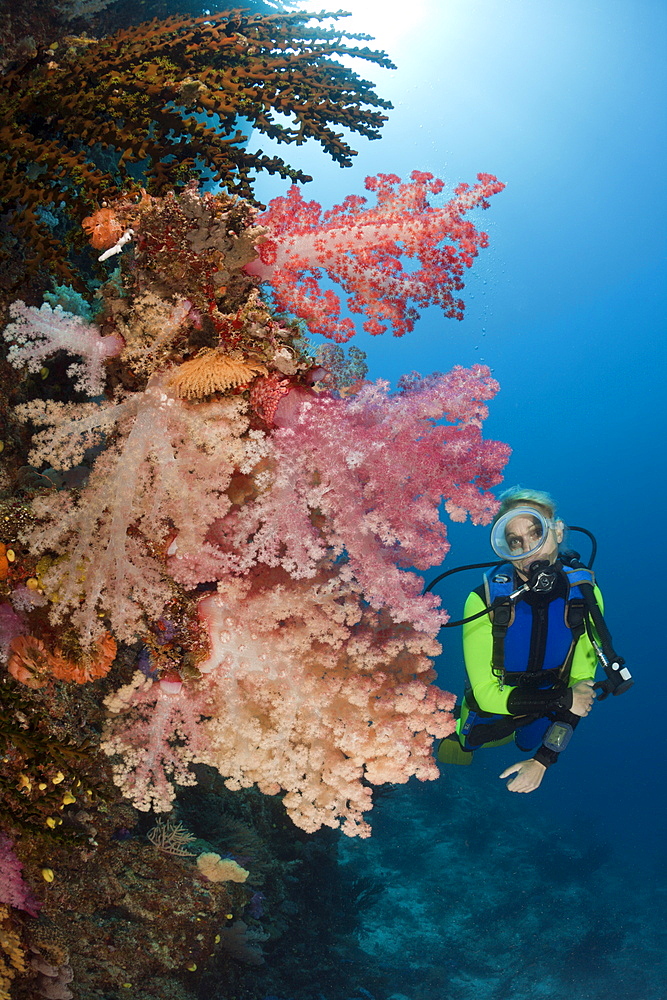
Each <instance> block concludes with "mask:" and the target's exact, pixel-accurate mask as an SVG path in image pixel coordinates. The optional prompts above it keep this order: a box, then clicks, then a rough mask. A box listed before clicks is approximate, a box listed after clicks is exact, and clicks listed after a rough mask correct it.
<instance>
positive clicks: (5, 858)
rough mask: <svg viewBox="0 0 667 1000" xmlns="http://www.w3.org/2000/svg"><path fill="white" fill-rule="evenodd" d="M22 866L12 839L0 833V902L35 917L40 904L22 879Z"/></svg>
mask: <svg viewBox="0 0 667 1000" xmlns="http://www.w3.org/2000/svg"><path fill="white" fill-rule="evenodd" d="M22 868H23V866H22V864H21V862H20V861H19V859H18V858H17V857H16V854H15V853H14V845H13V843H12V841H11V840H10V839H9V837H7V836H6V835H5V834H4V833H0V903H4V904H6V905H9V906H15V907H17V909H19V910H25V912H26V913H29V914H30V916H31V917H36V916H37V914H38V913H39V910H40V907H41V905H42V904H41V903H40V901H39V900H38V899H37V897H36V896H35V895H34V894H33V892H32V890H31V889H30V887H29V886H28V885H26V883H25V882H24V881H23V876H22V875H21V871H22Z"/></svg>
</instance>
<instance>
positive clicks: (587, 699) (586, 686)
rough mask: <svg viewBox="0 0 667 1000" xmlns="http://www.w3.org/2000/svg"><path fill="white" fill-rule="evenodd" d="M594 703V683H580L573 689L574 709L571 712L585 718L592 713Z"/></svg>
mask: <svg viewBox="0 0 667 1000" xmlns="http://www.w3.org/2000/svg"><path fill="white" fill-rule="evenodd" d="M594 701H595V691H594V690H593V681H579V683H578V684H575V685H574V687H573V688H572V708H571V709H570V711H571V712H572V713H573V714H574V715H579V716H581V717H582V718H583V716H584V715H588V713H589V712H590V710H591V707H592V705H593V702H594Z"/></svg>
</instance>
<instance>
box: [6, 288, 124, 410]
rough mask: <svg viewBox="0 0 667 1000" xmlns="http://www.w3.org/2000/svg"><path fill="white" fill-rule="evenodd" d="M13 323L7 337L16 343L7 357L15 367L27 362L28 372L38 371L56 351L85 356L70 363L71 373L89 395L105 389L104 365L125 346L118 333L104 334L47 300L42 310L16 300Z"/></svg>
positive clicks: (7, 328) (76, 385)
mask: <svg viewBox="0 0 667 1000" xmlns="http://www.w3.org/2000/svg"><path fill="white" fill-rule="evenodd" d="M9 315H10V317H11V318H12V320H13V322H11V323H9V325H8V326H7V327H6V328H5V332H4V334H3V336H4V338H5V340H7V341H9V343H10V344H11V345H12V346H11V347H10V348H9V352H8V354H7V360H8V361H9V362H10V364H12V365H13V366H14V368H22V367H23V366H24V365H25V366H26V367H27V369H28V371H31V372H38V371H39V370H40V368H41V367H42V364H43V362H44V360H45V359H46V358H49V357H51V356H52V355H53V354H55V353H56V351H61V350H62V351H67V353H68V354H76V355H79V357H81V358H83V363H76V364H73V365H70V367H69V368H68V369H67V374H68V375H70V376H71V377H72V378H73V379H74V380H75V381H74V388H75V389H78V390H79V391H80V392H85V393H87V394H88V395H89V396H97V395H99V394H100V393H101V392H102V391H103V389H104V380H105V373H104V367H103V364H104V362H105V361H106V360H108V359H109V358H113V357H115V356H116V355H117V354H120V352H121V351H122V349H123V338H122V337H119V336H118V335H117V334H113V333H112V334H110V335H109V336H106V337H102V336H101V335H100V332H99V330H98V328H97V327H96V326H95V325H94V324H93V323H87V322H86V321H85V320H83V319H81V317H80V316H75V315H73V314H72V313H68V312H65V311H64V310H63V309H62V308H61V307H60V306H56V307H55V309H52V308H51V306H50V305H49V304H48V302H45V303H44V304H43V305H42V307H41V309H36V308H35V307H34V306H26V304H25V302H21V301H18V302H14V303H13V304H12V305H11V306H10V307H9Z"/></svg>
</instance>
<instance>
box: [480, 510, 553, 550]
mask: <svg viewBox="0 0 667 1000" xmlns="http://www.w3.org/2000/svg"><path fill="white" fill-rule="evenodd" d="M553 527H555V524H554V522H553V521H550V520H548V519H547V518H546V517H545V516H544V514H541V513H540V511H539V510H536V509H535V508H534V507H513V508H512V509H511V510H508V511H507V513H506V514H503V516H502V517H499V518H498V520H497V521H496V523H495V524H494V525H493V527H492V528H491V547H492V549H493V551H494V552H495V553H496V555H497V556H499V557H500V558H501V559H509V560H517V559H527V558H530V556H532V555H534V554H535V553H537V552H539V551H540V549H541V548H542V546H543V545H544V543H545V542H546V540H547V538H548V536H549V531H550V530H551V529H552V528H553Z"/></svg>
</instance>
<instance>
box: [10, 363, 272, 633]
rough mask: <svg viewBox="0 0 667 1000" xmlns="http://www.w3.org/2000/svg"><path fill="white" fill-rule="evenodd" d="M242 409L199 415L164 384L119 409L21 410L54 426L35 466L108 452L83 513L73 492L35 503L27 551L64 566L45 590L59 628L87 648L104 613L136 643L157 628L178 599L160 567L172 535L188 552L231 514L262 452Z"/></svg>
mask: <svg viewBox="0 0 667 1000" xmlns="http://www.w3.org/2000/svg"><path fill="white" fill-rule="evenodd" d="M244 410H245V403H244V401H243V400H242V399H239V398H237V399H234V400H220V401H212V402H210V403H206V404H199V405H198V406H197V407H196V408H195V407H191V406H190V405H189V404H187V403H184V402H182V401H181V400H179V399H178V398H176V397H175V396H174V395H173V394H171V393H170V391H169V390H168V389H167V387H166V386H165V385H164V380H163V379H161V378H159V377H158V376H154V377H153V379H152V380H151V382H149V385H148V387H147V388H146V390H145V392H143V393H135V394H133V395H131V396H129V397H128V398H127V399H125V400H124V401H122V402H119V403H116V404H102V405H99V406H98V405H97V404H94V403H90V404H82V405H76V404H56V403H42V402H39V401H34V402H32V403H26V404H24V405H23V406H22V407H20V415H21V417H22V418H24V419H31V420H33V421H35V422H37V423H41V424H46V425H48V429H47V430H43V431H40V432H39V433H38V434H36V435H35V437H34V438H33V450H32V452H31V454H30V461H31V462H32V463H33V464H36V465H39V464H41V463H42V462H45V461H46V462H48V463H50V464H51V465H53V466H54V467H55V468H61V469H66V468H68V467H71V466H73V465H76V464H77V463H78V462H80V461H81V460H82V459H83V457H84V453H85V451H86V449H87V448H89V447H90V446H91V445H95V444H99V443H101V442H102V440H103V438H105V439H106V443H107V447H106V449H105V450H104V451H103V452H102V454H100V455H99V456H98V458H97V459H96V461H95V465H94V467H93V470H92V473H91V475H90V478H89V481H88V483H87V485H86V487H85V488H84V490H83V491H82V492H81V495H80V499H79V502H78V503H76V502H74V501H73V498H72V496H71V495H69V494H67V493H59V494H56V495H55V496H54V495H52V494H46V495H44V496H42V497H39V498H37V499H35V501H34V502H33V509H34V513H35V515H36V517H37V518H38V519H39V521H40V524H39V526H38V527H37V528H35V529H34V530H33V531H32V532H30V533H29V535H28V536H27V537H26V539H25V540H26V542H27V543H28V544H29V545H30V546H31V548H32V550H33V551H34V552H55V553H57V554H59V556H60V558H59V559H57V560H55V561H54V562H53V563H52V565H51V567H50V569H48V570H47V571H46V572H45V574H44V576H43V580H42V585H43V587H44V589H45V591H46V593H47V596H48V595H53V605H52V611H51V619H52V621H53V622H54V623H56V622H61V621H62V620H63V618H64V616H66V615H69V616H70V617H71V620H72V622H73V623H74V624H75V626H76V628H77V629H78V630H79V633H80V636H81V639H82V642H83V644H84V645H85V646H87V645H89V644H90V643H91V642H92V641H93V640H94V639H95V638H96V637H97V636H99V635H100V633H101V632H103V631H104V626H103V624H102V623H101V620H100V617H99V616H100V613H106V614H107V615H108V617H109V620H110V621H111V625H112V628H113V631H114V634H115V636H116V637H117V638H120V639H124V640H127V641H130V642H131V641H132V640H133V638H134V636H135V633H136V631H137V629H138V628H139V627H140V625H141V624H142V623H143V622H145V621H146V620H149V621H150V620H155V619H158V618H159V617H160V615H161V614H162V611H163V609H164V607H165V605H166V604H167V602H168V601H169V600H170V598H171V597H172V596H173V585H172V584H171V582H170V579H169V576H168V574H167V573H166V571H165V569H164V564H163V562H162V561H161V560H160V558H159V554H160V553H161V552H164V550H165V549H166V546H167V544H168V538H169V536H170V533H172V532H174V531H176V532H177V533H178V537H179V546H180V547H181V549H182V550H183V551H185V552H188V551H189V546H190V545H191V544H192V545H194V546H195V547H197V546H198V545H199V540H200V538H201V537H202V535H203V534H204V533H205V532H206V529H207V527H208V525H209V524H210V523H211V521H212V520H213V519H214V518H215V517H216V516H219V514H220V513H221V512H222V511H224V510H226V508H227V507H228V506H229V500H228V499H227V497H226V495H225V490H226V488H227V486H228V485H229V483H230V481H231V477H232V474H233V473H234V471H235V470H236V469H240V470H241V471H250V470H251V469H252V467H253V466H254V465H255V464H256V463H257V462H258V461H259V459H260V458H261V457H262V455H263V453H264V444H263V435H262V433H261V432H259V431H257V432H250V433H249V434H246V431H247V428H248V421H247V418H246V417H245V416H244ZM115 428H116V429H117V430H118V434H117V439H116V443H115V444H111V442H110V439H109V434H110V432H112V431H113V430H114V429H115ZM244 435H245V436H244Z"/></svg>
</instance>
